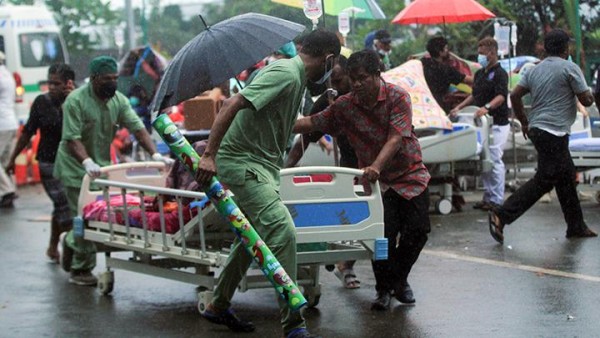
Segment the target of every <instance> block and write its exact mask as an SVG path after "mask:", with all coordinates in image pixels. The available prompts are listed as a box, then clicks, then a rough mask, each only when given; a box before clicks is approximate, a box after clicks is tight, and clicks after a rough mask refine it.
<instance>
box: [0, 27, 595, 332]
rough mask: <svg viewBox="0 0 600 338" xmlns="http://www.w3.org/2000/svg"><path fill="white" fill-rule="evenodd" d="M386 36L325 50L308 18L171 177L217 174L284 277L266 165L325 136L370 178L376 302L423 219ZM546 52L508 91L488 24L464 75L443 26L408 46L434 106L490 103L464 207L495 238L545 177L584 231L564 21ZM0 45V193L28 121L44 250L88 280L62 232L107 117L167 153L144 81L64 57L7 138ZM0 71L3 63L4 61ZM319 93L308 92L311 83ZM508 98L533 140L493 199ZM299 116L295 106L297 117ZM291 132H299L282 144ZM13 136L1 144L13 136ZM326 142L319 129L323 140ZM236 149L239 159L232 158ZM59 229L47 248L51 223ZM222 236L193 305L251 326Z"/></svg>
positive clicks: (87, 249) (286, 224) (571, 232)
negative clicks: (217, 269)
mask: <svg viewBox="0 0 600 338" xmlns="http://www.w3.org/2000/svg"><path fill="white" fill-rule="evenodd" d="M391 43H392V39H391V35H390V34H389V32H387V31H385V30H378V31H375V32H372V33H371V34H370V35H369V36H367V39H366V41H365V49H363V50H360V51H357V52H354V53H349V52H347V54H348V57H345V56H344V55H341V53H343V51H342V43H341V41H340V38H339V36H336V34H334V33H331V32H329V31H326V30H315V31H313V32H311V33H309V34H307V35H306V36H303V37H302V39H301V42H300V43H298V44H294V43H292V42H290V43H288V44H286V45H284V46H282V47H281V49H279V50H277V51H276V52H274V53H273V54H272V55H271V56H270V57H269V59H268V62H265V64H264V65H261V66H260V67H254V69H252V70H250V71H249V72H248V74H247V75H248V78H247V79H246V84H245V87H243V88H238V89H237V90H235V91H233V92H232V95H231V96H230V97H229V98H227V99H225V100H224V102H223V105H222V107H221V108H220V110H219V113H218V114H217V115H216V120H215V121H214V124H213V126H212V128H211V132H210V135H209V138H208V140H207V141H205V142H202V143H200V144H198V145H197V146H198V147H199V148H198V149H200V150H201V156H202V161H201V162H200V164H199V168H198V171H197V172H196V174H195V176H194V177H187V178H186V179H185V180H183V181H182V182H179V179H180V178H181V177H183V176H184V175H183V173H182V166H181V165H177V164H176V165H175V167H174V168H173V170H174V174H173V175H172V176H171V180H175V181H178V182H171V181H170V184H172V185H173V187H174V188H184V189H193V190H198V189H200V187H202V186H205V185H207V183H209V182H210V180H211V178H212V177H213V176H215V175H218V176H219V178H220V180H221V182H223V183H224V184H226V185H227V187H228V188H229V189H230V190H231V191H232V192H233V193H234V196H235V197H234V198H235V200H236V202H237V203H238V205H240V207H241V208H242V209H243V210H244V213H245V214H246V216H247V217H248V219H249V220H250V221H251V223H252V224H253V225H254V226H255V228H256V230H257V232H258V233H259V234H260V235H261V237H262V238H263V240H264V241H265V243H266V244H267V245H268V246H269V248H270V249H271V250H272V252H273V253H274V254H275V256H276V258H277V259H278V260H279V262H280V263H281V265H282V267H283V268H284V269H285V271H287V273H288V274H289V276H290V277H291V278H292V279H294V280H295V279H296V276H297V271H296V269H297V261H296V235H295V227H294V222H293V219H292V216H291V215H290V212H289V211H288V209H287V208H286V206H285V205H284V204H283V201H282V199H281V197H280V195H279V172H280V170H281V168H283V167H293V166H295V165H297V163H298V161H299V160H300V159H301V157H302V154H303V150H304V149H306V148H307V146H308V145H309V143H311V142H323V139H324V137H325V136H326V135H329V136H330V137H334V138H335V139H336V141H337V145H338V146H339V150H340V154H341V159H340V165H341V166H345V167H351V168H359V169H361V170H362V171H363V172H364V174H363V177H362V180H363V182H364V183H365V187H367V186H368V182H379V184H380V186H381V191H382V196H381V197H382V202H383V210H384V234H385V237H386V238H387V239H388V259H387V260H383V261H373V262H372V268H373V273H374V275H375V281H376V284H375V291H376V296H375V299H374V300H373V302H372V304H371V309H373V310H375V311H385V310H387V309H389V308H390V303H391V301H392V298H395V299H396V300H398V301H399V302H401V303H405V304H412V303H415V301H416V300H415V295H414V292H413V289H412V287H411V285H410V283H409V275H410V271H411V269H412V267H413V265H414V264H415V263H416V262H417V260H418V258H419V255H420V253H421V250H422V249H423V248H424V246H425V244H426V243H427V240H428V234H429V232H430V231H431V227H430V220H429V205H430V203H429V190H428V184H429V180H430V174H429V172H428V170H427V167H426V166H425V164H424V162H423V158H422V154H421V148H420V144H419V140H418V138H417V135H416V133H415V130H414V127H413V121H412V119H413V112H412V106H411V97H410V93H409V92H407V91H406V90H404V89H402V88H401V87H399V86H397V85H395V84H392V83H388V82H386V81H384V80H383V79H382V78H381V76H380V75H381V73H382V72H384V71H386V70H389V69H390V68H391V67H392V63H391V61H390V51H391ZM544 43H545V49H546V52H547V54H548V56H547V57H546V58H545V59H544V60H543V61H542V62H541V63H539V64H538V65H537V66H535V67H534V68H532V69H531V70H529V71H528V72H527V73H526V74H525V75H524V76H523V77H522V78H521V80H520V82H519V84H518V85H517V86H516V88H514V90H513V91H512V92H511V93H510V95H509V89H508V74H507V72H506V71H505V70H503V69H502V67H500V64H499V62H498V61H499V60H498V44H497V42H496V40H494V39H493V38H491V37H486V38H483V39H481V40H480V41H479V42H478V45H477V53H478V60H477V61H478V63H479V64H480V65H481V69H479V70H478V71H477V72H476V73H475V74H474V76H470V75H469V74H464V73H461V72H460V71H459V70H457V69H455V68H453V67H452V66H451V65H449V63H448V59H449V53H450V51H449V48H448V41H447V40H446V39H445V38H443V37H434V38H432V39H430V40H429V41H428V43H427V46H426V49H427V51H428V57H425V58H423V59H422V65H423V73H424V76H425V80H426V82H427V84H428V86H429V88H430V90H431V93H432V95H433V97H434V99H435V100H436V101H437V102H438V104H439V106H440V107H441V108H442V109H443V110H444V111H445V112H446V113H447V114H448V115H449V116H450V117H453V116H455V115H456V114H457V113H458V112H460V111H461V110H462V109H463V108H465V107H467V106H471V105H475V106H477V107H478V108H477V110H476V112H475V116H474V117H481V116H484V115H487V116H489V117H491V118H493V125H492V128H491V133H492V135H493V137H492V140H493V141H492V143H491V144H490V153H491V159H492V162H493V169H492V170H491V171H489V172H487V173H484V174H483V175H482V180H483V185H484V189H485V191H484V195H483V199H482V201H480V202H478V203H476V204H475V205H474V207H475V208H478V209H482V210H485V211H488V214H489V231H490V234H491V235H492V237H493V238H494V239H495V240H496V241H498V242H500V243H502V242H503V239H504V228H505V225H508V224H510V223H512V222H514V221H515V220H516V219H517V218H519V217H520V216H521V215H522V214H523V213H525V212H526V211H527V210H528V209H529V208H530V207H531V206H532V205H533V204H535V203H536V201H537V200H539V199H540V197H541V196H542V195H544V194H545V193H547V192H549V191H550V190H552V189H553V188H554V189H556V191H557V195H558V199H559V202H560V205H561V208H562V211H563V213H564V217H565V221H566V223H567V231H566V237H567V238H581V237H595V236H597V234H596V232H595V231H593V230H592V229H590V228H589V227H588V226H587V224H586V223H585V221H584V219H583V213H582V210H581V206H580V204H579V199H578V195H577V190H576V180H575V176H576V172H575V167H574V165H573V162H572V160H571V158H570V154H569V150H568V138H569V133H570V126H571V124H572V123H573V121H574V119H575V112H576V110H577V108H576V103H577V101H578V102H579V103H580V104H582V105H584V106H590V105H592V104H593V102H594V95H595V98H596V100H600V99H599V98H600V86H597V87H596V90H595V93H594V94H593V93H592V92H591V91H590V90H589V88H588V86H587V84H586V82H585V79H584V77H583V74H582V72H581V70H580V69H579V67H578V66H577V65H575V64H574V63H572V62H570V61H567V56H568V43H569V36H568V35H567V34H566V33H565V32H564V31H562V30H559V29H556V30H553V31H551V32H550V33H548V34H547V35H546V37H545V41H544ZM3 60H4V55H3V54H2V53H0V155H1V156H2V157H1V159H2V164H3V167H4V169H5V170H1V171H0V194H1V200H0V207H2V208H12V207H14V203H13V201H14V199H15V198H16V197H17V195H16V187H15V185H14V183H13V181H12V179H11V177H10V174H11V173H13V171H14V168H15V160H16V158H17V156H18V154H19V153H20V152H21V151H22V150H23V149H24V148H25V147H27V145H28V143H29V141H30V139H31V137H32V136H33V135H34V134H36V132H38V131H39V132H40V135H41V140H42V141H41V142H40V145H41V146H40V147H39V149H38V151H37V158H38V161H39V162H40V165H39V167H40V172H41V180H42V184H43V187H44V189H45V191H46V193H47V194H48V196H49V197H50V199H51V200H52V203H53V212H52V217H51V225H50V226H51V231H50V241H49V245H48V248H47V250H46V255H47V257H48V258H49V259H50V260H52V261H54V262H59V261H60V262H62V267H63V268H64V270H65V271H68V272H69V281H70V282H71V283H73V284H76V285H85V286H87V285H96V283H97V278H96V277H95V276H94V275H93V273H92V271H93V269H94V267H95V259H96V248H95V245H94V244H93V243H92V242H90V241H86V240H85V239H84V238H82V237H81V236H78V235H77V234H76V233H75V232H74V231H73V229H72V228H73V218H74V217H75V216H76V215H77V201H78V196H79V189H80V187H81V182H82V179H83V177H84V176H85V175H89V176H91V177H92V178H96V177H99V176H100V175H101V172H102V167H103V166H107V165H109V164H111V156H110V144H111V141H112V140H113V137H114V136H115V133H116V132H117V130H118V129H119V128H126V129H128V130H129V131H130V132H131V134H133V136H134V137H135V139H136V140H137V141H138V142H139V144H140V145H141V146H142V147H143V148H144V149H145V150H146V151H147V152H148V153H149V154H151V156H150V157H151V158H152V160H154V161H162V162H164V163H166V164H167V165H169V166H170V165H172V164H173V162H174V161H173V160H172V159H170V158H169V157H166V156H163V155H161V154H160V153H158V152H157V150H156V145H155V144H154V142H153V141H152V139H151V138H150V135H149V130H148V127H149V124H148V121H143V118H144V117H147V105H148V103H149V97H148V93H146V92H145V91H144V90H142V89H143V88H132V89H131V92H130V93H128V94H129V97H127V96H125V95H124V94H122V93H120V92H118V91H117V79H118V69H117V68H118V67H117V62H116V60H115V59H113V58H112V57H108V56H100V57H97V58H95V59H93V60H92V61H91V62H90V64H89V71H90V82H89V83H87V84H85V85H83V86H81V87H79V88H75V84H74V81H75V73H74V72H73V70H72V69H71V68H70V67H69V66H68V65H64V64H58V65H53V66H51V67H50V68H49V71H48V87H49V91H48V93H45V94H42V95H40V96H38V97H37V98H36V100H35V101H34V103H33V105H32V107H31V112H30V116H29V119H28V121H27V122H26V123H25V125H24V126H23V128H22V131H21V132H20V136H19V137H18V138H17V137H16V134H17V129H18V123H17V120H16V117H15V114H14V108H13V107H12V105H13V104H14V92H15V83H14V80H11V79H12V76H10V74H9V73H8V72H7V70H6V67H5V66H4V65H2V64H1V63H2V61H3ZM6 74H8V76H7V75H6ZM459 83H466V84H468V85H472V89H473V90H472V93H471V94H470V95H468V96H467V97H466V98H465V99H464V100H463V101H462V102H459V103H458V104H457V105H454V106H453V105H451V104H450V103H449V102H448V101H447V100H446V99H445V97H446V95H447V94H448V89H449V86H450V85H451V84H459ZM526 94H530V95H531V100H532V102H533V109H532V110H531V112H529V113H525V111H524V108H523V102H522V97H523V96H524V95H526ZM315 95H320V96H319V98H318V99H317V100H316V101H315V102H312V99H311V97H312V96H315ZM509 99H510V102H511V103H512V109H513V111H514V114H515V117H516V118H517V119H518V120H519V121H520V122H521V126H522V131H523V134H524V136H525V137H526V138H530V139H531V141H532V142H533V144H534V146H535V149H536V151H537V153H538V166H537V169H538V170H537V172H536V174H535V176H534V177H533V178H532V179H531V180H530V181H529V182H527V183H526V184H525V185H523V186H522V187H521V188H520V189H518V190H517V191H516V192H515V193H514V194H512V195H511V196H510V197H509V198H508V199H507V200H506V201H505V198H504V197H505V191H504V187H505V179H504V175H505V171H506V170H505V167H504V163H503V162H502V156H503V149H504V145H505V143H506V141H507V136H508V133H509V116H510V109H509V104H508V103H509ZM299 115H300V116H302V117H301V118H298V116H299ZM294 134H301V135H302V136H301V137H300V138H299V140H298V142H296V143H292V142H291V140H292V139H293V136H294ZM15 142H16V144H15ZM326 143H327V142H324V143H323V144H325V146H326ZM240 163H244V165H240ZM62 233H66V234H65V235H64V236H63V245H62V252H60V251H59V246H60V245H59V238H60V235H61V234H62ZM244 251H245V250H244V247H243V245H241V243H240V241H239V239H236V240H235V242H234V245H233V248H232V251H231V253H230V254H229V258H228V261H227V263H226V264H225V266H224V269H223V271H222V272H221V274H220V277H219V281H218V284H217V286H216V288H215V291H214V298H213V299H212V301H211V303H210V304H208V305H207V308H206V311H205V312H204V313H202V317H204V318H205V319H207V320H208V321H210V322H213V323H216V324H220V325H225V326H227V327H228V328H230V329H231V330H233V331H237V332H251V331H254V330H255V327H254V324H253V323H252V322H250V321H247V320H244V319H241V318H239V317H238V316H237V315H236V314H235V313H234V311H233V310H232V309H231V300H232V298H233V296H234V294H235V291H236V288H237V286H238V285H239V283H240V281H241V279H242V278H243V277H244V275H245V274H246V271H247V269H248V268H249V266H250V264H251V262H252V260H251V257H250V256H249V255H248V254H247V253H245V252H244ZM354 263H355V262H354V261H341V262H338V264H337V266H336V275H337V276H338V277H339V278H340V280H341V281H342V285H343V286H344V287H346V288H349V289H354V288H358V287H360V281H359V279H358V277H357V276H356V274H355V272H354V270H353V266H354ZM278 302H279V307H280V312H281V324H282V331H283V333H284V335H285V336H286V337H315V335H313V334H311V333H309V331H308V329H307V327H306V322H305V320H304V318H303V316H302V313H301V312H299V311H292V310H291V309H290V308H289V307H288V304H287V303H286V302H285V301H284V300H283V299H281V298H278Z"/></svg>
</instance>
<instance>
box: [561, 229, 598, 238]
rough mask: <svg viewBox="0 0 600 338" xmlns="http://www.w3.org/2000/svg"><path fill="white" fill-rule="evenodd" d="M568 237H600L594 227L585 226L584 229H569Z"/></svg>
mask: <svg viewBox="0 0 600 338" xmlns="http://www.w3.org/2000/svg"><path fill="white" fill-rule="evenodd" d="M566 237H567V238H586V237H598V234H597V233H596V232H594V231H593V230H592V229H590V228H588V227H585V228H583V229H582V230H577V231H569V230H567V236H566Z"/></svg>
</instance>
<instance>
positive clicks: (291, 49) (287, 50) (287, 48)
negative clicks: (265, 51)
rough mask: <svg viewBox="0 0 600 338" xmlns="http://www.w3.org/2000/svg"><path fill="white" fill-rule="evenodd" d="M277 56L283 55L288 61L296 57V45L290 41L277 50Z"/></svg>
mask: <svg viewBox="0 0 600 338" xmlns="http://www.w3.org/2000/svg"><path fill="white" fill-rule="evenodd" d="M277 54H281V55H285V56H286V57H288V58H290V59H291V58H293V57H294V56H296V55H298V53H297V52H296V45H295V44H294V43H293V42H291V41H290V42H288V43H286V44H285V45H283V46H281V48H279V50H277Z"/></svg>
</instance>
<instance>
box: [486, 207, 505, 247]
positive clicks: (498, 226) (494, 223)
mask: <svg viewBox="0 0 600 338" xmlns="http://www.w3.org/2000/svg"><path fill="white" fill-rule="evenodd" d="M488 223H489V228H490V234H491V235H492V237H493V238H494V239H495V240H496V242H498V243H500V244H502V243H504V234H503V230H504V224H502V221H500V218H499V217H498V215H496V213H495V212H494V211H492V210H490V211H489V212H488Z"/></svg>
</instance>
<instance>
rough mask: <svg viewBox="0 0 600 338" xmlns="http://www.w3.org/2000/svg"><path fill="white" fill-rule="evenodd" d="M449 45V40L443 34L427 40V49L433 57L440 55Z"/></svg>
mask: <svg viewBox="0 0 600 338" xmlns="http://www.w3.org/2000/svg"><path fill="white" fill-rule="evenodd" d="M447 45H448V40H446V38H444V37H443V36H436V37H433V38H431V39H429V41H427V51H428V52H429V55H431V57H432V58H436V57H438V56H440V54H441V53H442V52H443V51H444V47H446V46H447Z"/></svg>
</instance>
